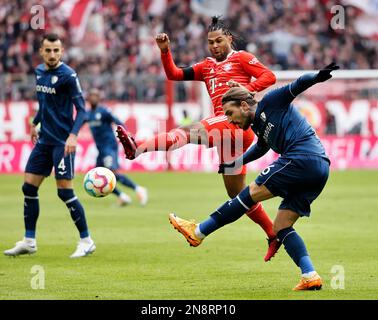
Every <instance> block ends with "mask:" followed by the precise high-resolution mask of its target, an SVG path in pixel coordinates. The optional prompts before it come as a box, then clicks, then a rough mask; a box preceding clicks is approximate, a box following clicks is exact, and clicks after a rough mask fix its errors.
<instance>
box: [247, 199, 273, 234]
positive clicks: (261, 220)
mask: <svg viewBox="0 0 378 320" xmlns="http://www.w3.org/2000/svg"><path fill="white" fill-rule="evenodd" d="M246 215H247V216H248V217H249V218H250V219H251V220H252V221H254V222H255V223H257V224H258V225H259V226H260V227H261V228H262V229H263V230H264V231H265V233H266V235H267V236H268V238H269V239H272V238H274V237H275V236H276V234H275V233H274V232H273V221H272V219H270V217H269V216H268V214H267V213H266V212H265V209H264V207H263V206H262V204H261V202H258V203H256V204H255V205H254V206H253V207H252V208H251V209H249V211H248V212H247V213H246Z"/></svg>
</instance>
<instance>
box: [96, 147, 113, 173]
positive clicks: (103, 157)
mask: <svg viewBox="0 0 378 320" xmlns="http://www.w3.org/2000/svg"><path fill="white" fill-rule="evenodd" d="M96 167H105V168H108V169H110V170H113V171H115V170H117V169H118V168H119V163H118V149H110V148H106V149H102V150H100V152H99V154H98V156H97V161H96Z"/></svg>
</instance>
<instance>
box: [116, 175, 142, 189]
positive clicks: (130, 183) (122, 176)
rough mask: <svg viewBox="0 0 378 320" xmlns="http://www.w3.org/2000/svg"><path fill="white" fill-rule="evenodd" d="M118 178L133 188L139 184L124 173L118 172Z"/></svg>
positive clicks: (120, 181)
mask: <svg viewBox="0 0 378 320" xmlns="http://www.w3.org/2000/svg"><path fill="white" fill-rule="evenodd" d="M115 176H116V179H117V181H118V182H119V183H121V184H123V185H124V186H126V187H129V188H131V189H133V190H135V189H136V187H137V185H136V184H135V183H134V182H133V181H132V180H131V179H130V178H128V177H126V176H125V175H122V174H116V175H115Z"/></svg>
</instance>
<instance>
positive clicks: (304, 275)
mask: <svg viewBox="0 0 378 320" xmlns="http://www.w3.org/2000/svg"><path fill="white" fill-rule="evenodd" d="M314 275H316V271H310V272H307V273H302V277H303V278H311V277H313V276H314Z"/></svg>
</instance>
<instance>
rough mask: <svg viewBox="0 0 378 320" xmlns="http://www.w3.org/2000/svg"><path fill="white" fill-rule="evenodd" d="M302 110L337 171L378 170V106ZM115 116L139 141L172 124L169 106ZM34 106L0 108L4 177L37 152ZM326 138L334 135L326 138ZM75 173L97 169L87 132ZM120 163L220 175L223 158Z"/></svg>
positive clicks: (191, 155) (212, 154)
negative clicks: (33, 133)
mask: <svg viewBox="0 0 378 320" xmlns="http://www.w3.org/2000/svg"><path fill="white" fill-rule="evenodd" d="M295 104H296V106H297V107H298V109H299V110H300V111H301V112H302V113H303V114H304V115H305V116H306V117H307V119H308V121H309V122H310V123H311V124H312V125H313V127H314V128H315V129H316V130H317V132H318V134H319V136H320V137H321V140H322V142H323V144H324V146H325V148H326V151H327V154H328V155H329V157H330V159H331V161H332V168H333V169H347V168H378V142H377V141H378V103H377V100H372V99H371V100H354V101H344V100H327V101H325V102H318V103H314V102H312V101H308V100H298V101H296V102H295ZM105 105H107V106H109V107H110V108H111V109H112V110H113V113H114V114H115V115H116V116H117V117H118V118H119V119H120V120H121V121H122V122H124V123H125V124H126V125H127V126H128V129H129V130H130V131H131V132H132V133H134V134H135V135H136V137H137V139H143V138H148V137H152V136H153V135H154V134H156V133H159V132H164V131H166V130H165V122H166V119H167V108H166V105H165V104H163V103H161V104H137V103H135V104H126V103H105ZM35 107H36V104H35V103H34V102H9V103H0V173H19V172H23V170H24V168H25V164H26V161H27V159H28V156H29V154H30V152H31V149H32V147H33V146H32V144H31V143H29V132H30V127H29V123H30V120H31V119H32V115H33V114H34V112H35V111H34V110H35ZM183 110H186V111H187V112H188V114H189V116H190V117H191V118H192V119H194V121H197V120H200V118H201V109H200V107H199V105H197V104H194V103H177V104H175V105H174V107H173V117H174V119H175V122H176V124H177V125H179V124H180V121H181V119H182V114H183ZM326 132H328V133H332V134H325V133H326ZM79 141H80V143H79V147H78V150H77V156H76V161H75V163H76V171H78V172H84V171H86V170H88V169H89V168H91V167H93V166H94V164H95V161H96V156H97V150H96V147H95V145H94V143H93V141H92V137H91V134H90V132H89V129H88V126H87V125H84V127H83V128H82V130H81V131H80V135H79ZM119 152H120V156H119V159H120V163H121V167H122V168H123V169H124V170H127V171H130V170H165V169H167V167H168V162H167V157H168V158H169V165H170V168H171V169H173V170H192V171H216V170H217V168H218V154H217V151H216V149H215V148H212V149H206V148H205V147H203V146H197V145H187V146H185V147H183V148H181V149H178V150H175V151H172V152H169V153H168V154H167V153H166V152H163V151H161V152H150V153H146V154H143V155H141V156H140V157H138V158H137V159H135V160H134V161H128V160H125V159H124V155H123V151H122V148H120V151H119ZM277 156H278V155H277V154H275V153H274V152H269V153H268V154H267V155H265V156H264V157H263V158H262V159H259V160H257V161H255V162H253V163H251V164H250V165H249V167H250V169H251V170H261V169H263V168H265V167H266V166H267V165H269V164H270V163H271V162H272V161H274V160H275V159H276V158H277Z"/></svg>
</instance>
